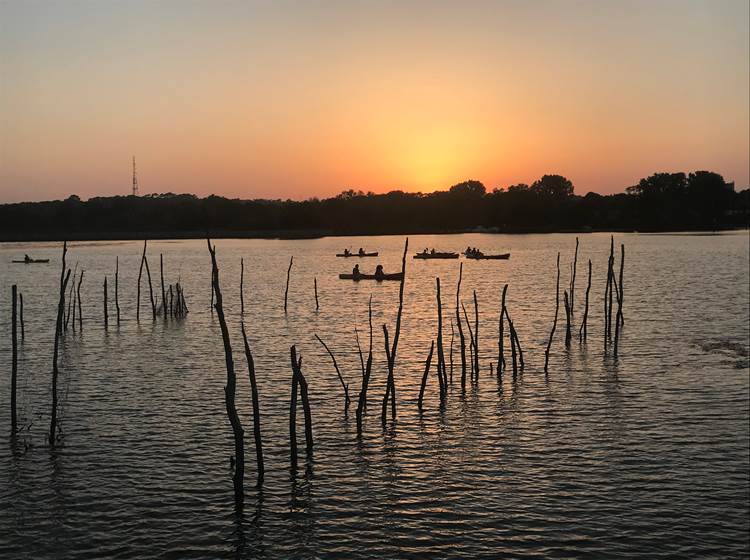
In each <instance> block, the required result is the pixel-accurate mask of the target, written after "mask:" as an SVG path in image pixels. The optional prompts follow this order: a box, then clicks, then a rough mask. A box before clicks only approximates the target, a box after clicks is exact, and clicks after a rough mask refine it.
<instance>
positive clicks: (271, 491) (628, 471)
mask: <svg viewBox="0 0 750 560" xmlns="http://www.w3.org/2000/svg"><path fill="white" fill-rule="evenodd" d="M579 237H580V242H581V245H580V252H579V258H578V275H577V282H576V291H575V317H574V323H575V326H574V329H575V330H574V334H576V336H574V340H573V344H572V346H571V347H570V349H569V350H566V349H565V346H564V331H565V315H564V312H563V311H562V309H561V314H560V322H559V323H558V330H557V334H556V335H555V340H554V343H553V347H552V351H551V355H550V367H549V374H548V375H547V376H545V375H544V372H543V363H544V348H545V346H546V343H547V338H548V336H549V331H550V327H551V324H552V317H553V314H554V298H555V294H554V290H555V257H556V255H557V252H558V251H560V252H561V254H562V255H561V268H562V274H561V289H562V287H567V286H568V283H569V277H570V271H569V269H570V263H571V262H572V257H573V249H574V247H575V236H573V235H562V234H561V235H524V236H506V235H480V234H471V235H445V236H414V237H412V238H411V239H410V256H409V259H408V261H407V282H406V288H405V307H404V318H403V327H402V332H401V341H400V343H399V350H398V355H397V360H396V391H397V404H398V417H397V420H396V421H395V422H391V421H389V422H388V423H387V424H386V426H385V428H383V425H382V424H381V421H380V414H379V412H380V402H381V400H382V397H383V394H384V381H385V378H386V366H385V355H384V354H385V353H384V350H383V337H382V324H383V323H386V324H387V325H388V326H389V330H390V331H391V333H392V332H393V325H394V322H395V315H396V310H397V306H398V283H397V282H384V283H382V284H377V283H375V282H360V283H353V282H350V281H342V280H339V279H338V273H339V272H347V271H351V268H352V266H353V265H354V264H355V261H358V262H359V263H360V267H361V268H362V269H363V271H366V272H370V271H372V270H374V268H375V265H376V264H377V263H382V264H383V265H384V267H385V270H386V271H387V272H390V271H397V270H398V269H399V267H400V259H401V252H402V249H403V241H404V238H403V237H395V236H394V237H366V238H326V239H318V240H305V241H278V240H272V241H269V240H218V241H217V242H216V247H217V255H218V259H219V266H220V281H221V287H222V290H223V293H224V303H225V309H226V312H227V319H228V322H229V326H230V334H231V336H232V343H233V346H234V354H235V360H236V366H237V373H238V401H237V402H238V406H239V409H240V414H241V417H242V421H243V423H244V425H245V429H246V442H247V443H246V445H247V449H246V456H247V471H246V508H245V515H244V519H242V520H238V519H237V518H236V516H235V515H234V512H233V499H232V484H231V472H230V464H229V457H230V455H232V454H233V444H232V436H231V430H230V427H229V423H228V421H227V418H226V413H225V410H224V400H223V399H224V392H223V388H224V383H225V380H226V370H225V367H224V356H223V346H222V341H221V335H220V332H219V328H218V327H219V326H218V322H217V319H216V316H215V313H212V312H211V310H210V258H209V254H208V251H207V248H206V243H205V241H153V242H150V243H149V251H148V255H149V262H150V266H151V272H152V275H153V277H154V288H155V291H156V292H160V288H158V277H159V274H158V268H159V267H158V263H159V254H160V253H162V254H163V255H164V269H165V277H166V282H167V284H169V283H174V282H176V281H177V280H179V281H180V282H181V283H182V285H183V286H184V287H185V293H186V296H187V301H188V305H189V307H190V313H189V315H188V317H187V318H186V319H184V320H169V321H164V320H163V319H162V318H161V317H159V318H157V320H156V321H153V320H152V319H151V316H150V308H149V304H148V302H147V301H148V289H147V288H145V290H144V291H143V292H142V296H144V294H145V297H144V298H143V300H142V301H143V303H142V307H141V320H140V323H137V322H136V320H135V294H136V280H137V275H138V264H139V260H140V253H141V248H142V243H138V242H107V243H104V242H102V243H72V244H71V245H70V247H69V253H68V262H69V264H70V265H71V266H74V265H75V264H76V263H77V264H78V270H80V269H84V270H85V275H84V280H83V284H82V286H81V298H82V306H83V329H82V331H81V330H76V331H75V332H74V331H72V330H71V328H69V330H68V331H67V332H66V333H65V335H64V337H63V339H62V346H61V358H60V368H61V388H60V395H61V416H62V429H63V439H62V442H61V444H60V445H59V446H58V448H57V449H55V450H54V451H53V450H50V449H49V447H48V446H47V444H46V439H45V436H46V430H47V429H48V426H49V412H50V410H49V409H50V392H51V389H50V382H51V373H50V372H51V367H52V343H53V338H54V322H55V314H56V298H57V289H58V282H59V274H60V261H59V258H60V254H61V245H59V244H54V243H34V244H3V245H0V294H1V297H0V317H2V320H1V321H0V372H2V375H0V432H2V441H3V445H2V447H0V557H2V558H37V559H44V558H103V557H106V558H176V559H184V558H230V557H240V558H282V559H287V558H375V557H378V558H503V557H508V558H519V557H591V558H602V557H608V558H620V557H630V558H635V557H644V556H647V557H670V558H687V557H719V558H746V557H747V555H748V553H749V552H750V550H749V549H750V546H749V543H748V539H749V537H748V532H749V530H750V521H749V520H748V514H749V513H750V512H749V501H750V483H749V482H748V477H749V476H750V475H749V473H750V464H749V463H750V459H749V456H750V443H749V441H750V434H749V430H750V428H749V427H748V426H749V425H750V422H749V418H748V416H749V413H748V407H749V406H750V405H749V403H750V395H749V383H748V380H749V377H750V375H749V369H748V339H749V337H750V326H749V323H750V301H749V297H750V296H749V294H750V280H749V273H748V270H749V266H750V263H749V262H748V260H749V254H750V253H749V252H750V248H749V244H748V239H749V238H748V232H746V231H745V232H737V233H728V234H722V235H638V234H618V235H616V236H615V241H616V243H617V244H618V245H619V243H625V246H626V261H625V281H624V287H625V306H624V315H625V321H626V323H625V327H624V331H623V335H622V340H621V346H620V357H619V359H618V360H614V359H613V358H612V356H611V352H610V353H608V354H605V353H604V347H603V330H602V329H603V307H602V299H603V293H604V285H605V275H606V262H607V255H608V252H609V235H607V234H588V235H580V236H579ZM467 245H472V246H477V247H480V248H481V249H483V250H485V251H486V252H506V251H510V252H511V253H512V256H511V258H510V260H508V261H479V262H475V261H465V260H464V259H463V258H462V259H461V261H418V260H413V259H412V258H411V253H414V252H415V251H417V250H421V249H422V248H424V247H433V246H435V247H437V248H438V249H441V250H455V251H460V250H462V249H464V248H465V247H466V246H467ZM347 246H349V247H352V248H353V249H355V250H356V249H357V248H359V247H360V246H362V247H364V248H365V249H367V250H378V251H380V257H379V258H377V259H341V258H335V257H334V253H336V252H339V251H341V250H342V249H343V248H344V247H347ZM24 253H29V254H31V255H32V256H34V257H37V258H50V259H51V262H50V264H48V265H44V264H37V265H23V264H11V260H12V259H13V258H20V257H22V256H23V254H24ZM291 255H294V266H293V268H292V274H291V284H290V288H289V310H288V313H287V314H285V313H284V309H283V305H284V286H285V280H286V269H287V266H288V263H289V257H290V256H291ZM117 256H119V260H120V293H119V299H120V306H121V308H122V322H121V324H120V326H119V327H118V326H117V325H116V323H115V320H114V304H113V294H112V292H111V291H110V324H109V328H108V329H107V330H105V328H104V324H103V313H102V283H103V280H104V276H105V275H107V276H108V278H109V284H110V290H111V288H112V280H113V274H114V268H115V257H117ZM241 257H242V258H244V261H245V318H244V319H245V323H246V326H247V331H248V335H249V337H250V343H251V346H252V350H253V353H254V357H255V362H256V371H257V377H258V382H259V387H260V401H261V414H262V430H263V438H264V451H265V455H266V482H265V485H264V486H263V489H262V491H258V490H256V489H255V488H254V483H255V463H254V460H255V455H254V450H253V443H252V424H251V405H250V389H249V382H248V378H247V366H246V362H245V358H244V354H243V352H242V337H241V335H240V330H239V322H240V305H239V270H240V258H241ZM588 259H591V261H592V263H593V283H592V287H591V307H590V317H589V339H588V343H587V344H585V345H580V344H579V343H578V338H577V331H578V328H577V325H578V323H579V321H580V320H581V317H582V315H583V306H584V299H585V297H584V294H585V288H586V265H587V261H588ZM459 262H463V263H464V282H463V286H462V294H461V295H462V300H463V301H464V302H465V304H466V307H467V311H468V312H469V313H470V315H473V302H472V290H476V292H477V297H478V301H479V314H480V319H481V324H480V345H479V353H480V366H481V372H480V375H479V380H478V383H477V384H474V385H470V386H468V387H467V390H466V393H465V394H462V392H461V387H460V383H457V380H458V377H459V376H460V373H459V374H457V372H460V366H454V367H455V368H456V369H454V374H453V376H454V383H453V385H452V386H451V388H450V391H449V395H448V401H447V405H446V407H445V409H444V410H442V411H441V409H440V407H439V406H438V392H437V379H436V377H435V374H434V370H433V373H432V374H431V377H430V379H429V383H428V386H427V395H426V400H425V409H424V412H423V414H419V413H418V410H417V405H416V400H417V394H418V390H419V383H420V380H421V376H422V372H423V367H424V365H423V364H424V360H425V358H426V355H427V352H428V350H429V346H430V341H431V340H433V338H434V337H435V336H436V331H437V311H436V303H435V277H436V276H439V277H440V279H441V282H442V289H443V302H444V317H445V319H444V320H445V331H446V332H445V346H446V352H447V351H448V350H447V349H448V348H449V346H450V340H451V321H452V319H453V318H454V317H455V286H456V280H457V275H458V267H459ZM618 263H619V257H618ZM315 277H317V282H318V291H319V298H320V310H319V311H316V310H315V300H314V295H313V279H314V278H315ZM144 278H145V272H144ZM506 282H507V283H509V285H510V287H509V290H508V298H507V301H508V306H509V310H510V313H511V316H512V317H513V320H514V323H515V326H516V328H517V330H518V334H519V337H520V340H521V344H522V345H523V349H524V354H525V358H526V369H525V371H524V372H523V373H522V374H521V375H520V376H519V378H518V379H517V381H516V382H513V380H512V376H511V375H509V374H506V375H505V376H504V377H503V379H502V382H498V379H497V377H494V376H492V375H491V374H490V363H491V362H496V360H497V326H498V315H499V302H500V293H501V290H502V286H503V284H504V283H506ZM13 283H17V284H18V286H19V289H20V290H21V291H22V292H23V294H24V304H25V309H24V312H25V323H26V325H25V326H26V337H25V340H24V341H23V342H22V343H21V344H20V347H19V407H20V415H21V423H22V424H23V426H24V430H23V431H22V433H21V436H20V441H21V442H22V443H21V453H20V454H16V455H14V454H13V453H12V448H11V446H10V444H9V438H8V432H9V429H10V411H9V409H10V396H9V391H10V389H9V388H10V369H11V368H10V362H11V359H10V351H11V350H10V348H11V335H10V293H11V289H10V287H11V284H13ZM145 286H146V284H144V287H145ZM370 295H372V300H373V314H374V317H373V320H374V324H375V327H376V329H375V343H374V354H375V360H374V367H373V373H372V381H371V387H370V392H369V411H368V413H367V416H366V418H365V423H364V434H363V437H362V440H361V441H358V440H357V437H356V424H355V418H354V408H355V406H356V405H355V403H353V405H352V408H351V410H350V412H349V414H348V415H345V414H344V407H343V394H342V390H341V387H340V385H339V382H338V379H337V377H336V374H335V371H334V370H333V367H332V365H331V362H330V359H329V358H328V356H327V354H325V351H324V350H323V348H322V347H321V346H320V344H319V343H317V341H316V340H315V338H314V335H315V334H318V335H320V336H321V337H322V338H323V339H324V340H325V341H326V342H327V343H328V345H329V346H330V347H331V349H332V350H333V351H334V353H335V354H336V356H337V359H338V361H339V364H340V366H341V369H342V372H343V374H344V376H345V377H346V379H347V380H348V381H349V382H350V383H351V389H350V391H351V393H352V396H353V397H356V395H357V394H358V392H359V386H360V370H359V358H358V355H357V352H356V342H355V335H354V327H355V325H356V326H357V327H358V329H359V331H360V333H361V334H362V335H363V336H362V341H363V343H366V338H367V336H366V332H367V300H368V298H369V297H370ZM292 344H296V345H297V347H298V349H299V351H300V352H301V353H302V355H303V357H304V360H303V370H304V372H305V374H306V376H307V379H308V382H309V385H310V396H311V405H312V416H313V430H314V437H315V452H314V460H313V461H312V463H311V464H310V465H309V466H308V468H305V454H304V443H303V439H304V436H303V430H302V416H301V413H300V419H299V421H298V423H299V424H298V425H299V436H300V438H301V439H300V445H301V446H300V467H299V470H298V472H297V473H296V476H292V473H291V472H290V466H289V432H288V405H289V393H290V381H291V375H292V372H291V368H290V361H289V347H290V345H292ZM458 360H459V358H458V354H454V361H455V362H456V364H458Z"/></svg>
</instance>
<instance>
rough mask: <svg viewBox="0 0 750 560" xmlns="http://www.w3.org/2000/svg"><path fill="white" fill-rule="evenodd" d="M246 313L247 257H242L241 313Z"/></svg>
mask: <svg viewBox="0 0 750 560" xmlns="http://www.w3.org/2000/svg"><path fill="white" fill-rule="evenodd" d="M244 314H245V259H243V258H240V315H244Z"/></svg>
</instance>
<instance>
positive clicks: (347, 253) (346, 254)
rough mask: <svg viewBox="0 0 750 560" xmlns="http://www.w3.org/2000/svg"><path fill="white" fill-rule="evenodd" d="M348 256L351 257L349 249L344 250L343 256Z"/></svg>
mask: <svg viewBox="0 0 750 560" xmlns="http://www.w3.org/2000/svg"><path fill="white" fill-rule="evenodd" d="M349 255H351V253H350V252H349V249H344V256H345V257H348V256H349Z"/></svg>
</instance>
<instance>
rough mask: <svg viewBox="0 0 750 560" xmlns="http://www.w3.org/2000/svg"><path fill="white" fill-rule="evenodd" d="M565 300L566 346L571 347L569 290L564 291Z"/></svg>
mask: <svg viewBox="0 0 750 560" xmlns="http://www.w3.org/2000/svg"><path fill="white" fill-rule="evenodd" d="M563 296H564V297H563V302H564V303H565V347H566V348H570V301H569V299H568V291H567V290H565V291H564V292H563Z"/></svg>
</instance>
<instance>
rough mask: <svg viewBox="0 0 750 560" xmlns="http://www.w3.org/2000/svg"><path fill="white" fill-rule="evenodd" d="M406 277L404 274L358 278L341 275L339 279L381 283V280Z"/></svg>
mask: <svg viewBox="0 0 750 560" xmlns="http://www.w3.org/2000/svg"><path fill="white" fill-rule="evenodd" d="M403 277H404V273H403V272H394V273H393V274H383V275H381V276H375V275H374V274H357V275H356V276H355V275H354V274H339V278H340V279H341V280H354V281H355V282H356V281H359V280H377V281H378V282H380V281H381V280H401V279H403Z"/></svg>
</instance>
